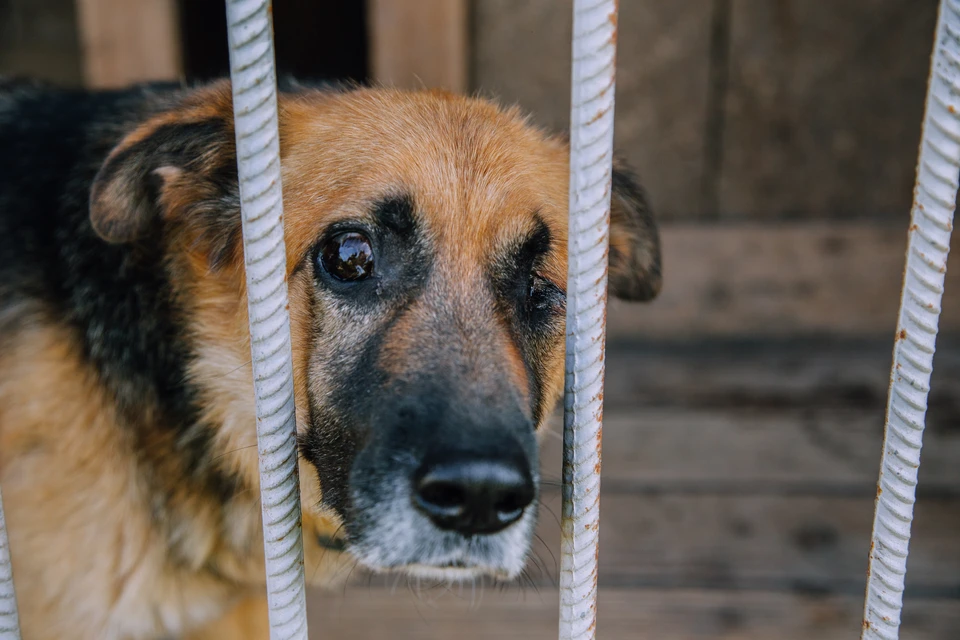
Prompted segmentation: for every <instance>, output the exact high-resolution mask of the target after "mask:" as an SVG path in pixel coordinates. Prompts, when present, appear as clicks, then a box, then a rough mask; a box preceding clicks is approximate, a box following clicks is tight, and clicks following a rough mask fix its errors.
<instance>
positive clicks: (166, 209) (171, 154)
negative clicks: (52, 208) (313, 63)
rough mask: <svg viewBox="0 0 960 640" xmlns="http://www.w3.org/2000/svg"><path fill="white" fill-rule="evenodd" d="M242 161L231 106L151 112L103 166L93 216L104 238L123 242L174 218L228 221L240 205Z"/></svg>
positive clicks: (92, 199) (200, 222)
mask: <svg viewBox="0 0 960 640" xmlns="http://www.w3.org/2000/svg"><path fill="white" fill-rule="evenodd" d="M236 162H237V161H236V144H235V140H234V132H233V122H232V119H231V116H230V113H229V110H225V109H215V108H204V109H186V110H182V111H180V112H177V111H173V112H169V113H166V114H163V115H161V116H158V117H156V118H154V119H153V120H148V121H147V122H146V123H145V124H143V125H141V126H140V127H138V128H137V129H135V130H134V131H133V132H131V133H130V134H129V135H127V136H126V138H124V139H123V140H122V141H121V142H120V144H118V145H117V146H116V147H115V148H114V150H113V151H112V152H111V153H110V155H109V156H107V159H106V161H104V163H103V166H102V167H100V171H99V172H98V173H97V176H96V178H95V179H94V181H93V185H92V187H91V190H90V222H91V224H92V225H93V228H94V230H95V231H96V232H97V234H98V235H100V237H102V238H103V239H105V240H107V241H108V242H113V243H122V242H134V241H136V240H139V239H142V238H145V237H146V236H148V235H149V234H150V232H151V231H154V230H156V229H158V228H159V227H160V225H161V224H162V223H164V222H167V221H170V220H172V219H177V220H178V221H183V222H186V223H187V224H190V225H199V226H200V227H201V229H202V227H204V226H207V225H208V223H210V222H216V221H222V219H223V218H224V217H225V216H227V215H228V214H230V213H231V211H230V209H231V208H233V212H234V213H235V212H236V210H237V209H236V207H237V205H236V201H237V200H238V198H239V195H238V194H239V190H238V187H237V176H236V172H237V164H236ZM211 218H217V219H219V220H211ZM236 223H237V224H239V218H238V217H237V218H236Z"/></svg>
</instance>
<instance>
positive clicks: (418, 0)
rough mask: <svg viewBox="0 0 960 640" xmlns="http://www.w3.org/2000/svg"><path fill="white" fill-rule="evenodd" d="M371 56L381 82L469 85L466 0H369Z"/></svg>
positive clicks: (457, 88) (417, 85)
mask: <svg viewBox="0 0 960 640" xmlns="http://www.w3.org/2000/svg"><path fill="white" fill-rule="evenodd" d="M367 2H368V5H367V6H368V14H369V19H368V20H369V30H370V54H371V55H370V62H371V67H372V69H371V70H372V75H373V79H374V80H375V81H376V82H379V83H382V84H386V85H391V86H398V87H404V88H412V89H419V88H423V87H428V88H431V89H432V88H442V89H448V90H450V91H465V90H466V89H467V88H468V85H469V79H468V75H467V74H468V68H469V65H468V56H469V48H468V47H469V43H468V37H467V35H468V20H467V19H468V6H467V2H466V0H367Z"/></svg>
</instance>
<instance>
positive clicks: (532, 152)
mask: <svg viewBox="0 0 960 640" xmlns="http://www.w3.org/2000/svg"><path fill="white" fill-rule="evenodd" d="M283 107H284V108H283V110H282V117H281V119H282V146H283V149H284V192H285V198H286V201H287V205H286V206H287V213H286V218H287V226H288V229H291V228H292V229H293V231H294V232H293V233H291V232H290V231H288V236H289V235H292V236H293V240H294V242H309V238H311V237H316V234H317V233H319V231H320V230H321V229H322V228H323V226H325V225H327V224H329V223H330V222H331V221H333V220H336V219H343V218H350V217H357V216H362V215H363V214H364V213H365V212H366V210H368V209H369V207H370V205H371V203H373V202H376V201H377V200H379V199H382V198H384V197H388V196H405V197H409V198H410V199H411V200H412V201H413V202H414V203H415V205H416V208H417V214H418V215H419V216H420V218H421V219H422V220H423V222H424V224H425V226H426V227H427V231H428V232H429V233H430V234H431V235H433V236H435V237H436V238H437V239H438V240H439V244H440V245H441V246H443V247H457V251H458V253H457V255H458V257H459V258H460V259H462V260H469V259H471V258H479V257H480V256H481V255H482V254H485V253H487V252H489V250H490V248H491V247H493V246H497V245H500V244H503V243H506V242H510V241H511V240H512V239H513V238H516V237H518V236H521V235H523V234H525V233H529V232H530V231H531V230H532V229H533V228H534V227H535V225H536V224H537V221H538V220H540V221H543V222H544V223H545V224H546V225H547V226H548V227H549V228H550V231H551V234H552V236H553V237H554V239H555V241H556V242H558V243H559V242H563V243H565V241H566V216H565V212H566V203H567V152H566V149H565V146H564V145H563V143H561V142H559V141H557V140H555V139H552V138H550V137H548V136H546V135H544V134H543V133H542V132H541V131H539V130H538V129H536V128H534V127H532V126H530V125H529V124H528V123H527V122H526V121H525V119H524V118H523V117H521V116H520V115H519V113H518V112H516V111H514V110H503V109H500V108H498V107H497V106H495V105H493V104H491V103H489V102H486V101H483V100H478V99H471V98H464V97H460V96H455V95H452V94H447V93H443V92H415V93H410V92H400V91H391V90H359V91H354V92H348V93H342V94H317V95H315V96H312V97H308V98H304V99H300V100H296V101H293V102H291V103H289V104H285V105H283ZM288 241H289V240H288ZM474 254H475V255H474Z"/></svg>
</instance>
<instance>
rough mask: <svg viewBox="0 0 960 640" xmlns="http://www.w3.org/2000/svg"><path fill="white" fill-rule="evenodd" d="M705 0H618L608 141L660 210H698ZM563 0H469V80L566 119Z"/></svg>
mask: <svg viewBox="0 0 960 640" xmlns="http://www.w3.org/2000/svg"><path fill="white" fill-rule="evenodd" d="M710 5H711V0H685V1H684V2H660V1H651V0H643V1H634V2H621V3H620V18H619V37H618V39H617V46H618V52H617V64H618V67H617V108H616V146H617V149H618V150H619V151H620V152H622V153H623V154H624V156H625V157H626V158H627V159H628V160H629V161H630V163H631V164H632V165H633V167H634V168H635V169H636V170H637V171H638V172H639V173H640V175H641V176H642V177H643V180H644V183H645V184H646V185H647V187H648V188H649V191H650V196H651V198H652V200H653V203H654V205H655V208H656V209H657V211H659V212H660V214H661V215H662V216H663V217H664V218H665V219H671V218H675V217H688V216H690V215H695V214H696V213H697V212H698V206H699V192H700V180H701V169H702V157H703V136H704V131H705V129H706V100H707V75H708V61H709V50H708V49H709V40H710V38H709V30H710ZM572 15H573V14H572V2H571V0H563V1H557V0H535V1H528V2H516V1H515V0H482V1H481V2H475V3H474V4H473V17H474V20H473V30H474V38H475V39H474V46H473V80H474V82H473V84H474V87H473V88H474V89H477V90H479V91H480V92H481V93H484V94H491V95H494V96H498V97H500V98H501V99H502V100H503V101H504V102H506V103H508V104H512V103H516V104H519V105H520V106H521V107H522V108H524V109H526V110H528V111H530V112H531V113H532V114H533V119H534V121H535V122H538V123H541V124H543V125H544V126H547V127H550V128H552V129H554V130H558V131H560V130H566V129H567V128H568V126H569V120H570V35H571V28H572Z"/></svg>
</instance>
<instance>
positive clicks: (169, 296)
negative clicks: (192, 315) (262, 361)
mask: <svg viewBox="0 0 960 640" xmlns="http://www.w3.org/2000/svg"><path fill="white" fill-rule="evenodd" d="M157 91H158V90H157V89H150V90H147V89H134V90H129V91H123V92H106V93H97V94H91V93H82V92H74V91H59V90H49V89H43V90H39V89H38V90H33V91H24V90H18V91H16V92H12V93H10V92H6V91H4V90H3V89H0V104H4V101H5V100H6V101H12V102H13V106H12V108H9V107H8V108H7V109H6V110H5V111H4V115H3V120H2V121H0V283H2V284H0V308H3V309H14V308H16V307H17V306H18V304H22V303H23V302H24V301H29V302H32V303H38V302H39V303H40V304H42V305H43V307H44V308H46V309H47V310H48V313H49V315H51V316H52V317H55V318H60V319H62V322H64V323H66V324H67V325H68V326H70V327H72V328H73V330H74V331H75V333H76V335H77V339H78V342H79V344H80V345H81V347H82V350H83V354H84V355H85V357H86V358H87V360H88V361H89V363H90V365H91V367H92V369H93V371H95V372H96V374H97V375H98V376H99V378H100V380H101V383H102V384H103V386H104V388H106V389H107V390H108V391H109V392H110V394H112V395H113V397H114V398H115V400H116V403H117V407H118V409H119V412H120V419H121V422H122V423H124V424H125V425H126V426H127V427H128V428H129V429H130V430H131V433H132V434H133V436H134V438H133V441H134V443H136V445H137V446H138V447H139V451H138V456H139V458H140V461H141V463H142V469H143V472H144V474H145V475H146V479H147V481H148V482H150V484H151V485H153V487H154V488H155V490H156V491H157V492H158V494H159V495H161V496H162V495H165V494H166V492H173V491H174V489H175V488H177V487H178V486H179V487H180V488H184V485H187V486H188V487H189V488H190V489H192V490H193V491H196V492H199V493H200V494H204V495H209V496H211V497H212V498H214V499H216V500H218V501H223V500H225V499H227V498H229V497H230V496H231V495H233V494H234V492H235V490H236V488H237V486H236V483H237V480H236V479H235V478H233V477H230V476H228V475H225V474H224V473H223V472H221V471H220V470H218V469H217V468H216V466H215V465H214V463H213V460H212V459H211V449H210V441H211V435H212V431H211V428H212V427H211V426H210V425H205V424H202V423H200V421H199V408H198V403H197V394H196V390H195V389H194V388H193V387H192V386H191V385H190V384H189V383H188V381H187V380H186V370H187V366H188V363H189V361H190V359H191V358H192V357H193V355H192V353H191V350H190V347H189V341H188V337H187V331H186V327H185V326H184V317H183V312H182V309H181V308H180V306H179V303H178V301H177V299H176V296H175V293H174V287H173V285H172V283H171V281H170V276H169V273H168V269H167V262H166V255H165V249H164V245H165V242H166V239H165V238H164V237H163V236H162V234H161V233H159V230H155V232H154V234H153V235H152V236H151V239H150V242H143V243H138V244H135V245H110V244H107V243H106V242H104V241H103V240H102V239H101V238H100V237H99V236H98V235H97V234H96V233H95V232H94V230H93V228H92V226H91V224H90V220H89V215H88V202H89V188H90V185H91V183H92V181H93V178H94V176H95V175H96V173H97V171H98V169H99V168H100V165H101V163H102V162H103V160H104V158H106V157H107V154H108V153H109V152H110V151H111V149H112V148H113V147H114V146H115V145H116V144H117V143H118V142H119V141H120V139H121V138H122V137H123V136H124V135H125V134H126V133H127V132H129V131H130V130H132V129H133V128H134V127H135V126H136V125H137V124H138V123H139V122H141V121H142V120H143V119H144V118H146V117H148V116H149V115H151V114H153V113H155V112H156V110H157V109H163V108H165V107H167V106H169V105H170V104H171V98H170V96H160V95H157ZM161 93H162V92H161ZM27 322H30V319H29V318H20V319H19V320H18V319H13V320H10V321H8V324H7V325H6V326H5V327H2V329H3V331H4V332H6V333H8V334H9V333H13V332H16V331H17V330H19V329H20V328H22V327H23V326H25V323H27ZM51 402H56V398H51ZM158 516H159V514H158Z"/></svg>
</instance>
